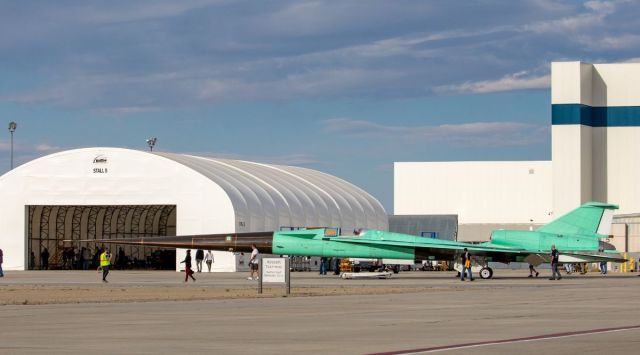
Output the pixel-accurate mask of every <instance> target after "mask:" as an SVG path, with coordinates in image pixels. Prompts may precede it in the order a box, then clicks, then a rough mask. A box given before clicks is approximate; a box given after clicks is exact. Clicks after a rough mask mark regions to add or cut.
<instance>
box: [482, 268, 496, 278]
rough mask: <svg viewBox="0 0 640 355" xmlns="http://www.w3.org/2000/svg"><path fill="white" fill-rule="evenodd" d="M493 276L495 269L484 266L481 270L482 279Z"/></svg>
mask: <svg viewBox="0 0 640 355" xmlns="http://www.w3.org/2000/svg"><path fill="white" fill-rule="evenodd" d="M492 276H493V269H491V268H490V267H483V268H482V270H480V278H481V279H490V278H491V277H492Z"/></svg>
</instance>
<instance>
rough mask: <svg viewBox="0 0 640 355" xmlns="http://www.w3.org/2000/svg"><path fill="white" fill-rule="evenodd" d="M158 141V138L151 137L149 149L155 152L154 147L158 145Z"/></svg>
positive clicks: (148, 140)
mask: <svg viewBox="0 0 640 355" xmlns="http://www.w3.org/2000/svg"><path fill="white" fill-rule="evenodd" d="M157 140H158V138H156V137H151V138H149V139H147V144H148V145H149V149H150V150H151V151H152V152H153V146H154V145H156V141H157Z"/></svg>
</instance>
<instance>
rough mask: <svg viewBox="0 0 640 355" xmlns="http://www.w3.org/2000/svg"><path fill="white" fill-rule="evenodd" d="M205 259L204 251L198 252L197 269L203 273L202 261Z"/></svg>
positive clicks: (199, 250)
mask: <svg viewBox="0 0 640 355" xmlns="http://www.w3.org/2000/svg"><path fill="white" fill-rule="evenodd" d="M203 259H204V250H202V249H198V250H196V268H197V269H198V272H202V260H203Z"/></svg>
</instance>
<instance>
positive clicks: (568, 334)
mask: <svg viewBox="0 0 640 355" xmlns="http://www.w3.org/2000/svg"><path fill="white" fill-rule="evenodd" d="M632 329H640V325H631V326H626V327H615V328H601V329H590V330H581V331H577V332H565V333H553V334H544V335H536V336H531V337H524V338H512V339H503V340H492V341H481V342H476V343H463V344H454V345H444V346H435V347H431V348H419V349H409V350H399V351H389V352H383V353H373V354H369V355H401V354H402V355H404V354H426V353H435V352H439V351H448V350H454V349H468V348H479V347H483V346H490V345H501V344H513V343H524V342H530V341H539V340H547V339H558V338H569V337H577V336H584V335H590V334H602V333H613V332H622V331H625V330H632Z"/></svg>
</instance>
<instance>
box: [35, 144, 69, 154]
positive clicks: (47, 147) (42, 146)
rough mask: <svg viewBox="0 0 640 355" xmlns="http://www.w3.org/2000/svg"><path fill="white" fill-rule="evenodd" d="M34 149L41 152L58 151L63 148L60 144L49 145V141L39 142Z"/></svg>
mask: <svg viewBox="0 0 640 355" xmlns="http://www.w3.org/2000/svg"><path fill="white" fill-rule="evenodd" d="M33 149H34V150H35V151H36V152H40V153H52V152H57V151H59V150H61V149H62V148H60V147H58V146H53V145H49V144H47V143H39V144H36V145H35V146H34V147H33Z"/></svg>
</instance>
